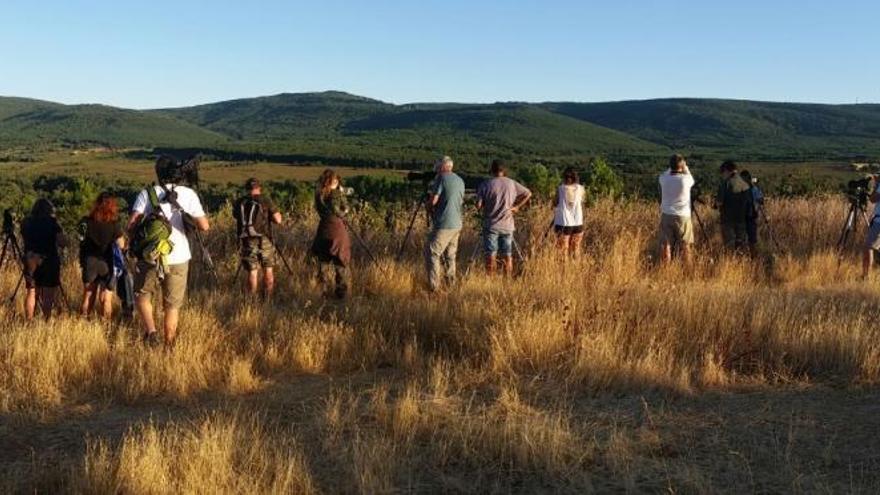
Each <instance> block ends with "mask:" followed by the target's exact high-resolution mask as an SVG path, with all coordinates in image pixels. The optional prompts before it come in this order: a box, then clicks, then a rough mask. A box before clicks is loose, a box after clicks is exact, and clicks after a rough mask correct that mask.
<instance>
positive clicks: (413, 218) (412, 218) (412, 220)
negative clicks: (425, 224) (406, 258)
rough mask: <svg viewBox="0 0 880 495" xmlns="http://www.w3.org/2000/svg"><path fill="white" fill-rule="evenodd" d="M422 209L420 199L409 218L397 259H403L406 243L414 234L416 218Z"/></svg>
mask: <svg viewBox="0 0 880 495" xmlns="http://www.w3.org/2000/svg"><path fill="white" fill-rule="evenodd" d="M421 209H422V202H421V201H419V202H418V203H416V206H415V208H413V212H412V215H411V216H410V219H409V226H408V227H407V228H406V234H405V235H404V236H403V242H401V243H400V249H399V250H398V251H397V256H396V257H395V259H394V260H395V261H398V262H399V261H400V260H401V259H403V252H404V251H405V250H406V245H407V243H408V242H409V238H410V236H411V235H412V231H413V227H415V225H416V219H417V218H418V216H419V210H421Z"/></svg>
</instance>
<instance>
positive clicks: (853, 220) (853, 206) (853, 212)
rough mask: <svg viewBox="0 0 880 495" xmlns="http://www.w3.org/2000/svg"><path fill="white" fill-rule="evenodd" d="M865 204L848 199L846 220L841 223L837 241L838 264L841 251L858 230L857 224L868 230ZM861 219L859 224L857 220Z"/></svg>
mask: <svg viewBox="0 0 880 495" xmlns="http://www.w3.org/2000/svg"><path fill="white" fill-rule="evenodd" d="M866 208H867V202H866V201H865V202H863V201H860V200H858V199H854V198H850V201H849V211H848V212H847V214H846V219H845V221H844V222H843V228H842V229H841V231H840V237H839V238H838V239H837V247H836V249H837V258H838V263H839V262H840V259H841V258H843V251H844V249H846V247H847V246H848V245H849V244H850V243H851V241H852V238H853V235H854V234H855V233H856V231H857V230H858V224H859V223H862V222H863V223H864V224H865V228H866V229H868V228H870V227H871V220H870V219H869V218H868V211H867V209H866ZM859 218H861V220H862V222H859V221H858V219H859Z"/></svg>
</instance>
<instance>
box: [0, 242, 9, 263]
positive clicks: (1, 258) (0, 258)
mask: <svg viewBox="0 0 880 495" xmlns="http://www.w3.org/2000/svg"><path fill="white" fill-rule="evenodd" d="M9 241H10V239H9V235H7V236H6V239H5V240H4V241H3V253H2V254H0V269H2V268H3V265H5V264H6V250H7V249H8V248H9Z"/></svg>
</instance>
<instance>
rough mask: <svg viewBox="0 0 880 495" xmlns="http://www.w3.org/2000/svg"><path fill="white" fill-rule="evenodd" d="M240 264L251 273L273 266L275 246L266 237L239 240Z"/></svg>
mask: <svg viewBox="0 0 880 495" xmlns="http://www.w3.org/2000/svg"><path fill="white" fill-rule="evenodd" d="M241 264H242V265H244V269H245V270H247V271H249V272H252V271H254V270H259V269H260V268H272V267H274V266H275V246H273V245H272V241H270V240H269V238H268V237H252V238H250V239H242V240H241Z"/></svg>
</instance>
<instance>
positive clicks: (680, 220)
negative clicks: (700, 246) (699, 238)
mask: <svg viewBox="0 0 880 495" xmlns="http://www.w3.org/2000/svg"><path fill="white" fill-rule="evenodd" d="M667 243H668V244H670V245H672V246H675V245H678V244H681V243H684V244H693V243H694V225H693V223H691V217H680V216H678V215H667V214H665V213H664V214H663V215H661V216H660V244H667Z"/></svg>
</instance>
